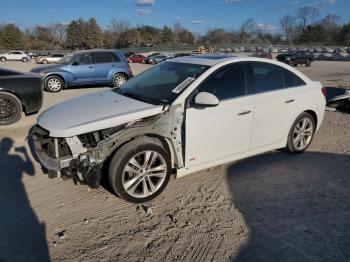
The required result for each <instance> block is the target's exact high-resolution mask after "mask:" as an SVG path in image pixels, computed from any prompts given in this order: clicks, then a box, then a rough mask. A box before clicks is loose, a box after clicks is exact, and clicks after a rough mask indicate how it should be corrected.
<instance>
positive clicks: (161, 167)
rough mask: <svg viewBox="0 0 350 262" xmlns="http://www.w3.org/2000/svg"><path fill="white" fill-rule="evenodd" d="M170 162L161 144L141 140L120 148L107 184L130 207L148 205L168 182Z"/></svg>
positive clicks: (145, 139)
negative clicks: (141, 204) (146, 203)
mask: <svg viewBox="0 0 350 262" xmlns="http://www.w3.org/2000/svg"><path fill="white" fill-rule="evenodd" d="M170 174H171V160H170V156H169V153H168V152H167V151H166V150H165V149H164V147H163V145H162V143H161V142H160V141H158V140H156V139H152V138H140V139H136V140H133V141H131V142H129V143H127V144H125V145H124V146H122V147H121V148H120V149H119V150H118V151H117V152H116V153H115V154H114V156H113V158H112V160H111V162H110V165H109V174H108V175H109V183H110V185H111V187H112V189H113V191H114V192H115V193H116V194H117V195H118V196H119V197H121V198H122V199H124V200H126V201H129V202H132V203H142V202H146V201H149V200H151V199H153V198H155V197H156V196H157V195H159V194H160V193H161V192H162V191H163V190H164V188H165V186H166V185H167V184H168V182H169V178H170Z"/></svg>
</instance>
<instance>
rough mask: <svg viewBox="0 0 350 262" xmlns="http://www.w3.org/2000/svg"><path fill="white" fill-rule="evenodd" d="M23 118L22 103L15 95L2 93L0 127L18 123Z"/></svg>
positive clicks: (0, 99) (0, 95) (0, 93)
mask: <svg viewBox="0 0 350 262" xmlns="http://www.w3.org/2000/svg"><path fill="white" fill-rule="evenodd" d="M21 116H22V103H21V101H20V100H19V99H18V98H17V97H16V96H14V95H13V94H10V93H5V92H0V126H2V125H10V124H13V123H16V122H18V120H19V119H20V118H21Z"/></svg>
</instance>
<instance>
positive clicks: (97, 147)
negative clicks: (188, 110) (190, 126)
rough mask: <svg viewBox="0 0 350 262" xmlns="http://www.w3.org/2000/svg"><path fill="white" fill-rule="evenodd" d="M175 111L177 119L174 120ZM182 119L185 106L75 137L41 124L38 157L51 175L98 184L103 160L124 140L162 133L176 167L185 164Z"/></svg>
mask: <svg viewBox="0 0 350 262" xmlns="http://www.w3.org/2000/svg"><path fill="white" fill-rule="evenodd" d="M178 109H179V108H178ZM180 111H181V112H180ZM174 115H175V116H177V117H176V118H175V119H176V121H172V120H173V119H174V118H173V117H174ZM182 120H183V112H182V110H175V111H172V110H171V112H169V111H168V112H166V113H165V114H158V115H154V116H150V117H146V118H143V119H140V120H136V121H132V122H129V123H126V124H123V125H120V126H117V127H113V128H108V129H104V130H98V131H94V132H90V133H86V134H81V135H77V136H73V137H51V136H50V133H49V131H47V130H45V129H44V128H42V127H40V126H39V125H37V126H35V127H34V128H33V129H32V131H31V137H32V140H33V144H34V148H35V153H36V155H37V158H38V160H39V162H40V163H41V164H42V166H43V167H44V169H46V173H47V174H48V176H49V178H54V177H61V178H63V179H66V178H71V179H73V180H74V181H75V182H76V183H77V182H79V183H86V184H87V185H88V186H90V187H91V188H97V187H98V186H99V184H100V179H101V175H102V173H101V169H102V166H103V163H104V162H105V161H106V160H107V159H108V158H109V156H111V154H112V153H113V152H114V151H115V150H117V149H118V148H119V147H120V146H121V145H122V144H124V143H126V142H128V141H130V140H132V139H134V138H136V137H139V136H142V135H150V134H151V135H155V136H159V137H162V138H163V139H164V141H165V143H166V144H167V147H168V148H169V151H171V155H172V156H173V159H172V160H173V163H176V167H179V166H183V147H182V134H181V130H182V123H183V121H182Z"/></svg>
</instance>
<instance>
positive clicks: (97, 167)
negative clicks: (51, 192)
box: [32, 126, 108, 188]
mask: <svg viewBox="0 0 350 262" xmlns="http://www.w3.org/2000/svg"><path fill="white" fill-rule="evenodd" d="M104 135H108V133H105V131H97V132H93V133H89V134H83V135H78V136H73V137H67V138H60V137H59V138H57V137H50V136H49V131H47V130H45V129H43V128H41V127H40V126H36V127H34V128H33V130H32V139H33V144H34V147H35V152H36V155H37V157H38V160H39V161H40V163H41V164H42V166H43V167H44V168H45V169H46V171H47V174H48V176H49V178H54V177H61V178H63V179H66V178H72V179H73V180H74V181H75V182H85V183H86V184H87V185H89V186H90V187H92V188H96V187H98V186H99V184H100V179H101V165H102V162H103V160H104V159H103V158H101V157H99V154H96V151H95V148H96V147H97V144H98V142H99V141H100V140H101V138H103V136H104Z"/></svg>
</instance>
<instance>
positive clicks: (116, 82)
mask: <svg viewBox="0 0 350 262" xmlns="http://www.w3.org/2000/svg"><path fill="white" fill-rule="evenodd" d="M126 81H128V79H127V77H126V75H124V74H121V73H118V74H115V75H114V76H113V79H112V85H113V87H121V86H122V85H123V84H125V82H126Z"/></svg>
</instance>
